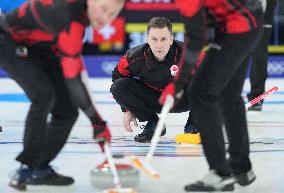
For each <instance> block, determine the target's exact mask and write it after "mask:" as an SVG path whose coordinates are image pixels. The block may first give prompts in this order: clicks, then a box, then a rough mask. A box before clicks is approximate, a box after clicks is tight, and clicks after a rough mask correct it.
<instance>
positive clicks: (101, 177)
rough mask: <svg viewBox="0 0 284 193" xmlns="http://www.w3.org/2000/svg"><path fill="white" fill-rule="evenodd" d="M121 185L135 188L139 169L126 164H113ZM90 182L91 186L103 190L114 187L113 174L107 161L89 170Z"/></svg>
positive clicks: (138, 177) (138, 178)
mask: <svg viewBox="0 0 284 193" xmlns="http://www.w3.org/2000/svg"><path fill="white" fill-rule="evenodd" d="M115 166H116V168H117V173H118V176H119V178H120V182H121V186H122V187H129V188H136V187H137V186H138V183H139V180H140V173H139V171H138V170H137V169H136V168H134V167H133V166H131V165H128V164H115ZM90 175H91V184H92V186H93V187H95V188H97V189H99V190H104V189H108V188H112V187H114V186H115V185H114V183H113V176H112V173H111V171H110V168H109V165H108V164H107V163H104V164H101V165H99V166H97V167H96V168H94V169H92V170H91V174H90Z"/></svg>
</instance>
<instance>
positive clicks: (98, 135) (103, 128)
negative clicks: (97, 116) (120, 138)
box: [92, 121, 111, 142]
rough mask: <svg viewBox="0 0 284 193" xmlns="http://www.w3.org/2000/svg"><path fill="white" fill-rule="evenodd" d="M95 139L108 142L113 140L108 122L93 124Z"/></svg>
mask: <svg viewBox="0 0 284 193" xmlns="http://www.w3.org/2000/svg"><path fill="white" fill-rule="evenodd" d="M92 126H93V129H94V130H93V138H94V139H95V140H98V141H108V142H110V140H111V133H110V131H109V128H108V126H107V125H106V122H104V121H102V123H99V124H93V125H92Z"/></svg>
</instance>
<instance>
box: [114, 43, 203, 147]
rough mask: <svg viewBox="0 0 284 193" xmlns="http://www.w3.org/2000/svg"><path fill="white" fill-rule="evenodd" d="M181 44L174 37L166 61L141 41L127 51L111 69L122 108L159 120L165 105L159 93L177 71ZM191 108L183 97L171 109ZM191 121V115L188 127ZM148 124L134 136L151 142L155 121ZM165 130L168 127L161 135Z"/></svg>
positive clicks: (145, 117) (146, 118)
mask: <svg viewBox="0 0 284 193" xmlns="http://www.w3.org/2000/svg"><path fill="white" fill-rule="evenodd" d="M182 46H183V43H182V42H179V41H175V40H174V42H173V44H172V46H171V48H170V50H169V52H168V54H167V55H166V58H165V60H164V61H158V60H156V59H155V57H154V55H153V53H152V51H151V49H150V47H149V45H148V44H142V45H139V46H137V47H135V48H132V49H129V50H128V51H127V53H126V54H125V55H124V56H123V57H122V58H121V60H120V61H119V63H118V64H117V66H116V67H115V69H114V70H113V72H112V81H113V84H112V87H111V92H112V94H113V97H114V99H115V100H116V102H117V103H118V104H119V105H120V106H121V107H122V111H123V112H125V111H126V110H127V111H130V112H131V113H133V114H134V115H135V116H136V117H137V118H138V120H139V121H141V122H144V121H148V122H149V124H150V123H151V121H154V122H156V121H157V120H158V116H157V113H159V112H160V111H161V108H162V106H161V105H160V104H159V102H158V101H159V97H160V96H161V92H162V91H163V89H164V88H165V86H166V85H167V84H168V83H169V82H171V81H172V80H173V78H174V76H175V75H176V73H177V71H178V64H179V62H180V57H181V51H182ZM200 60H201V58H200ZM198 65H199V63H197V64H196V65H195V68H196V69H197V68H198ZM189 78H190V77H189ZM188 110H189V105H188V103H187V100H186V99H185V98H183V99H182V100H180V101H179V103H177V105H176V106H175V107H174V108H173V109H172V112H185V111H188ZM149 124H147V125H149ZM191 124H192V122H191V119H190V116H189V119H188V121H187V124H186V126H185V129H186V128H187V129H188V127H191ZM147 125H146V127H145V128H144V131H143V132H142V133H141V135H140V134H139V135H138V136H139V137H135V138H134V140H135V141H137V142H149V141H150V140H151V138H152V135H153V133H154V128H155V125H153V124H150V126H149V127H147ZM192 128H193V127H192ZM187 132H189V131H188V130H187ZM164 134H165V130H164V132H163V133H162V135H164ZM139 138H140V139H139ZM144 138H145V139H144Z"/></svg>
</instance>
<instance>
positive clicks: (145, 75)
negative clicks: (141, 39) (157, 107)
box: [112, 41, 183, 91]
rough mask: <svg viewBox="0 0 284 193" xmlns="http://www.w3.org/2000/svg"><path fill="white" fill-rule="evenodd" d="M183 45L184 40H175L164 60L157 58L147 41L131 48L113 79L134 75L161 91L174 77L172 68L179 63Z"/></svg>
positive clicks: (116, 68)
mask: <svg viewBox="0 0 284 193" xmlns="http://www.w3.org/2000/svg"><path fill="white" fill-rule="evenodd" d="M182 46H183V43H182V42H179V41H174V42H173V44H172V46H171V48H170V50H169V52H168V54H167V55H166V58H165V60H164V61H158V60H156V59H155V57H154V55H153V53H152V51H151V49H150V46H149V45H148V44H147V43H146V44H142V45H139V46H137V47H134V48H131V49H129V50H128V51H127V52H126V54H125V55H124V56H123V57H122V58H121V59H120V61H119V63H118V64H117V66H116V67H115V68H114V70H113V72H112V81H113V82H114V81H115V80H117V79H118V78H122V77H132V78H135V79H139V80H140V81H142V82H143V83H145V84H146V85H147V86H149V87H151V88H152V89H154V90H156V91H161V90H162V89H163V88H164V87H165V86H166V85H167V84H168V83H169V82H170V81H172V79H173V76H172V75H171V70H170V69H171V67H172V66H173V65H178V63H179V60H180V56H181V50H182Z"/></svg>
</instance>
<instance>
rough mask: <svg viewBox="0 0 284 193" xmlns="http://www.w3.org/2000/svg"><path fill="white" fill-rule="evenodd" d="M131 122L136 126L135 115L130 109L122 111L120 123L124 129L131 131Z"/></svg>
mask: <svg viewBox="0 0 284 193" xmlns="http://www.w3.org/2000/svg"><path fill="white" fill-rule="evenodd" d="M131 122H133V123H134V126H136V127H138V124H137V121H136V117H135V115H133V114H132V113H131V112H130V111H127V112H124V114H123V120H122V124H123V127H124V129H125V130H126V131H128V132H133V130H132V128H131V126H130V124H131Z"/></svg>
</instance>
